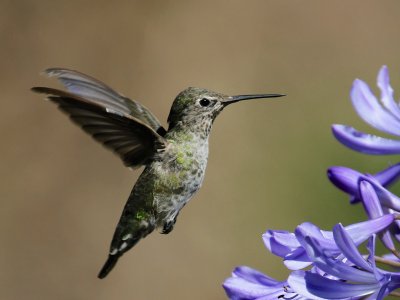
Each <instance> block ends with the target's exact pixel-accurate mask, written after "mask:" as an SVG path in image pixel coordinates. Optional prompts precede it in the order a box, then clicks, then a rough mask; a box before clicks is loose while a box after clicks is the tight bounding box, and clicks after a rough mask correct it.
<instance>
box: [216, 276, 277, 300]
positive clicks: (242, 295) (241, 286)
mask: <svg viewBox="0 0 400 300" xmlns="http://www.w3.org/2000/svg"><path fill="white" fill-rule="evenodd" d="M222 286H223V288H224V289H225V292H226V294H227V295H228V297H229V298H230V299H258V298H260V297H265V296H268V295H271V296H273V298H270V299H274V298H275V299H277V297H278V295H281V294H283V287H268V286H263V285H262V284H257V283H253V282H249V281H247V280H245V279H243V278H240V277H230V278H228V279H226V280H225V282H224V283H223V285H222ZM265 299H268V298H265Z"/></svg>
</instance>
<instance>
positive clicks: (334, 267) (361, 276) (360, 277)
mask: <svg viewBox="0 0 400 300" xmlns="http://www.w3.org/2000/svg"><path fill="white" fill-rule="evenodd" d="M306 241H307V245H306V246H305V248H306V251H307V255H308V256H309V257H310V258H311V259H312V261H313V265H314V266H315V267H317V268H319V269H320V270H322V271H324V272H325V273H326V274H328V275H331V276H334V277H336V278H338V279H340V280H347V281H352V282H362V283H375V282H376V281H377V280H376V278H375V276H374V274H373V273H370V272H366V271H363V270H360V269H358V268H354V266H350V265H348V264H345V263H344V262H342V261H341V260H339V259H333V258H332V257H329V256H327V255H325V253H324V249H323V248H322V247H320V245H319V244H318V241H316V240H315V239H313V238H310V237H308V238H306Z"/></svg>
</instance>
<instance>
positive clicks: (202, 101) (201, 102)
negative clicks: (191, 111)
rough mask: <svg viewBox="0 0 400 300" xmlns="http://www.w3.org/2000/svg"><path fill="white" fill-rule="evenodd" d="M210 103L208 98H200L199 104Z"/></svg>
mask: <svg viewBox="0 0 400 300" xmlns="http://www.w3.org/2000/svg"><path fill="white" fill-rule="evenodd" d="M210 103H211V101H210V100H208V99H207V98H203V99H201V100H200V105H201V106H203V107H206V106H209V105H210Z"/></svg>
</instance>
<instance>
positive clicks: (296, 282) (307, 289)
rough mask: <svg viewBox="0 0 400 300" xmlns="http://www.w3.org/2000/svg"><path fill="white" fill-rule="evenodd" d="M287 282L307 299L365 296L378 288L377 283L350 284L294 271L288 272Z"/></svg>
mask: <svg viewBox="0 0 400 300" xmlns="http://www.w3.org/2000/svg"><path fill="white" fill-rule="evenodd" d="M288 283H289V285H290V286H291V288H292V289H293V290H294V291H295V292H297V293H299V294H300V295H303V296H305V297H308V298H309V299H321V298H322V299H346V298H351V297H360V296H366V295H369V294H372V293H374V292H375V291H376V290H378V289H379V287H380V286H379V284H377V283H375V284H351V283H346V282H343V281H339V280H332V279H328V278H325V277H323V276H321V275H318V274H315V273H311V272H306V271H295V272H292V274H290V276H289V278H288Z"/></svg>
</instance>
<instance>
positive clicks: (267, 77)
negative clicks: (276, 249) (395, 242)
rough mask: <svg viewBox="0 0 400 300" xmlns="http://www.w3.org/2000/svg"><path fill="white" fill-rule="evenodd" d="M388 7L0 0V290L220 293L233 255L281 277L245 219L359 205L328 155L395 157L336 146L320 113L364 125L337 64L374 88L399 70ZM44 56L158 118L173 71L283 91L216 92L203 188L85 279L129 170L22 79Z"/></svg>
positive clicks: (376, 164) (394, 18) (102, 250)
mask: <svg viewBox="0 0 400 300" xmlns="http://www.w3.org/2000/svg"><path fill="white" fill-rule="evenodd" d="M399 11H400V2H398V1H395V0H393V1H365V0H363V1H361V0H360V1H330V2H329V1H316V0H315V1H299V0H296V1H293V0H291V1H289V0H276V1H266V0H251V1H239V0H229V1H228V0H225V1H223V0H217V1H212V0H205V1H187V0H175V1H168V0H159V1H155V0H150V1H132V0H131V1H104V0H98V1H76V0H70V1H53V0H52V1H50V0H49V1H44V0H42V1H33V0H32V1H27V0H21V1H7V0H1V1H0V91H1V119H0V122H1V123H0V124H1V126H0V136H1V147H0V159H1V167H0V179H1V180H0V199H1V200H0V234H1V246H0V298H1V299H44V300H46V299H68V300H70V299H97V300H104V299H121V300H125V299H132V300H136V299H225V294H224V291H223V289H222V287H221V284H222V282H223V280H224V279H225V278H226V277H228V276H229V275H230V272H231V270H232V269H233V268H234V267H235V266H237V265H241V264H245V265H249V266H252V267H255V268H258V269H260V270H262V271H263V272H266V273H268V274H270V275H271V276H274V277H276V278H278V279H284V278H285V277H286V276H287V272H286V270H285V268H284V267H283V266H282V264H281V262H280V260H279V259H278V258H276V257H274V256H273V255H271V254H270V253H268V252H267V250H266V249H265V248H264V246H263V243H262V240H261V234H262V233H263V232H264V231H265V230H266V229H268V228H272V229H287V230H293V229H294V228H295V226H296V225H297V224H299V223H301V222H303V221H306V220H307V221H312V222H315V223H317V224H319V225H320V226H321V227H323V228H330V227H331V226H333V225H334V224H335V223H337V222H339V221H340V222H343V223H344V224H349V223H351V222H355V221H360V220H363V219H364V216H363V213H362V209H361V207H350V206H349V205H348V201H347V198H346V196H345V195H344V194H342V193H341V192H339V191H337V190H336V189H335V188H334V187H333V186H332V185H331V184H330V183H329V181H328V180H327V178H326V169H327V167H329V166H331V165H346V166H350V167H354V168H357V169H359V170H361V171H363V172H370V173H373V172H376V171H378V170H380V169H382V168H384V167H386V166H388V165H390V164H391V163H395V162H397V159H398V158H397V157H393V156H392V157H383V158H379V157H370V156H366V155H362V154H358V153H355V152H352V151H351V150H348V149H346V148H345V147H343V146H342V145H340V144H339V143H338V142H336V141H335V139H334V138H333V137H332V135H331V132H330V125H331V124H332V123H345V124H352V125H353V126H355V127H357V128H359V129H363V130H370V129H369V128H368V127H367V126H366V125H364V124H363V123H362V122H361V121H360V120H358V118H357V116H356V114H355V112H354V111H353V109H352V107H351V104H350V101H349V96H348V94H349V89H350V86H351V83H352V81H353V80H354V78H356V77H360V78H362V79H364V80H366V81H367V82H368V83H369V84H370V85H371V86H372V87H373V89H374V90H375V91H376V88H375V81H376V75H377V72H378V70H379V68H380V66H381V65H383V64H387V65H388V66H389V69H390V71H391V75H392V83H393V86H394V87H395V89H396V87H400V49H399V48H400V38H399V36H400V26H399V25H400V21H399ZM54 66H59V67H68V68H72V69H77V70H80V71H82V72H85V73H88V74H91V75H92V76H94V77H96V78H99V79H101V80H103V81H105V82H107V83H108V84H109V85H110V86H112V87H114V88H115V89H116V90H118V91H120V92H122V93H123V94H125V95H127V96H130V97H132V98H134V99H136V100H139V101H141V102H142V103H143V104H145V105H146V106H147V107H149V108H150V109H151V110H152V111H153V112H154V113H155V114H156V115H157V116H158V117H159V118H160V120H162V121H163V123H164V124H165V121H166V118H167V115H168V112H169V108H170V105H171V103H172V100H173V98H174V97H175V95H176V94H177V93H178V92H179V91H181V90H182V89H184V88H185V87H187V86H199V87H207V88H210V89H213V90H216V91H220V92H224V93H226V94H247V93H262V92H274V93H286V94H287V95H288V96H287V97H285V98H282V99H279V100H271V101H261V100H260V101H255V102H252V103H250V102H247V103H241V104H237V105H232V106H231V107H229V109H226V111H224V112H223V114H221V115H220V117H219V118H218V119H217V121H216V122H215V126H214V129H213V132H212V135H211V138H210V158H209V165H208V169H207V174H206V179H205V182H204V185H203V188H202V189H201V191H200V192H199V193H198V194H197V195H196V196H195V197H194V199H193V200H192V201H191V202H190V204H189V205H187V206H186V207H185V208H184V210H183V212H182V213H181V215H180V216H179V219H178V223H177V226H176V227H175V230H174V231H173V232H172V233H171V234H169V235H168V236H164V235H160V234H153V235H151V236H149V237H148V238H146V239H145V240H143V241H142V242H141V243H139V244H138V245H137V246H136V247H135V248H134V249H133V250H132V251H130V252H129V253H127V254H126V255H125V256H124V257H123V258H122V259H121V260H120V263H119V264H118V266H117V267H116V268H115V270H114V271H113V272H112V273H111V274H110V276H109V277H108V278H106V279H105V280H99V279H97V278H96V275H97V273H98V271H99V269H100V267H101V266H102V264H103V263H104V261H105V259H106V255H107V251H108V247H109V243H110V240H111V236H112V234H113V232H114V228H115V225H116V222H117V221H118V219H119V216H120V213H121V210H122V208H123V205H124V204H125V201H126V198H127V196H128V194H129V193H130V190H131V188H132V186H133V184H134V182H135V180H136V178H137V176H138V175H139V173H140V171H135V172H132V171H130V170H128V169H126V168H124V167H123V165H122V164H121V163H120V161H119V159H118V158H117V157H115V156H113V155H112V154H111V152H109V151H107V150H105V149H103V148H102V147H101V146H99V145H98V144H96V143H95V142H93V140H92V139H91V138H89V137H88V136H86V135H85V134H84V133H83V132H81V130H79V129H78V128H77V127H76V126H74V125H73V124H72V123H71V122H69V121H68V120H67V118H66V117H65V116H64V115H62V114H61V113H60V112H59V111H57V109H56V108H55V106H54V105H52V104H50V103H48V102H46V101H43V100H42V97H41V96H39V95H35V94H33V93H31V92H30V91H29V88H30V87H32V86H35V85H50V86H52V87H59V85H58V83H57V82H55V81H54V80H51V79H47V78H45V77H43V76H40V75H39V73H40V71H42V70H43V69H45V68H47V67H54ZM397 95H398V94H397ZM165 125H166V124H165ZM370 131H371V132H373V131H372V130H370Z"/></svg>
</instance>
